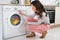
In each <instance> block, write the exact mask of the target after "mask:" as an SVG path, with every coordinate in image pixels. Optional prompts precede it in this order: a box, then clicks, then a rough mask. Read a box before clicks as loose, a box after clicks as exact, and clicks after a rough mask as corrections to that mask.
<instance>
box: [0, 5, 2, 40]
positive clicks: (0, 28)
mask: <svg viewBox="0 0 60 40" xmlns="http://www.w3.org/2000/svg"><path fill="white" fill-rule="evenodd" d="M0 40H2V6H1V5H0Z"/></svg>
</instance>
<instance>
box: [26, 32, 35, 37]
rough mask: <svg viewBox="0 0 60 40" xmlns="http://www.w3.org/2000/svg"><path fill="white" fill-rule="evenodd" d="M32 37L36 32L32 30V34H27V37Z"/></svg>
mask: <svg viewBox="0 0 60 40" xmlns="http://www.w3.org/2000/svg"><path fill="white" fill-rule="evenodd" d="M30 37H35V33H34V32H31V34H29V35H27V36H26V38H30Z"/></svg>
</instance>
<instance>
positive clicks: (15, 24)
mask: <svg viewBox="0 0 60 40" xmlns="http://www.w3.org/2000/svg"><path fill="white" fill-rule="evenodd" d="M8 23H9V25H10V26H11V27H12V28H19V27H20V26H21V25H22V24H23V18H22V16H21V15H20V14H17V13H14V14H11V15H10V17H9V18H8Z"/></svg>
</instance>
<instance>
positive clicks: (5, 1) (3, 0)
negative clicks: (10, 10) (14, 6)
mask: <svg viewBox="0 0 60 40" xmlns="http://www.w3.org/2000/svg"><path fill="white" fill-rule="evenodd" d="M10 2H11V0H0V4H10Z"/></svg>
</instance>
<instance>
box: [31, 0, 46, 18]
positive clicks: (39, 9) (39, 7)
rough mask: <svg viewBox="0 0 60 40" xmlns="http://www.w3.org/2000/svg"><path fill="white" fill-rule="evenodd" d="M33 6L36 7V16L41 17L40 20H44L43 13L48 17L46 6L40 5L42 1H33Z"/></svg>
mask: <svg viewBox="0 0 60 40" xmlns="http://www.w3.org/2000/svg"><path fill="white" fill-rule="evenodd" d="M31 4H32V5H33V6H35V7H36V12H35V13H36V14H37V15H39V16H40V18H42V13H43V12H45V13H46V16H47V12H46V11H45V8H44V6H43V5H42V4H41V3H40V1H33V2H31Z"/></svg>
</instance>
